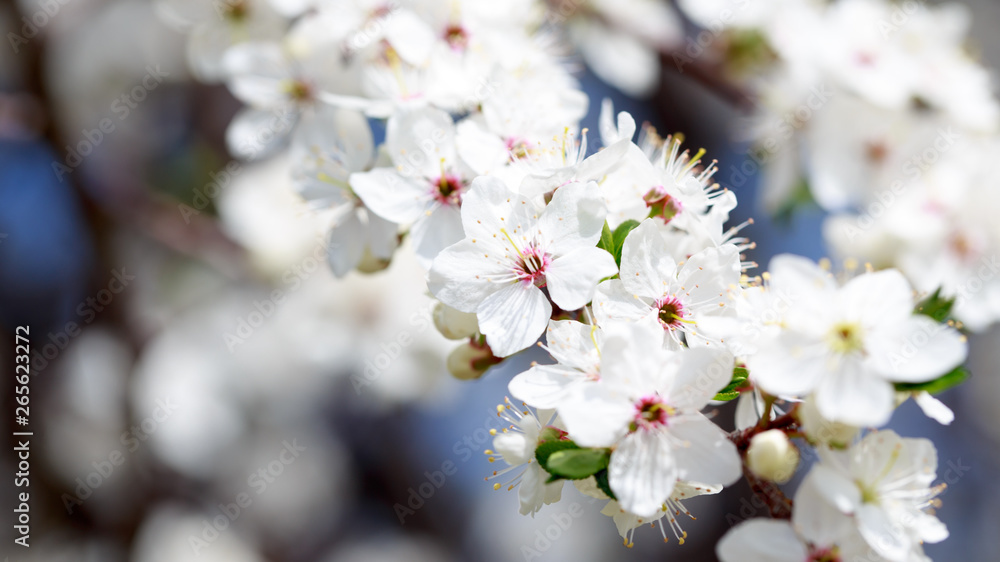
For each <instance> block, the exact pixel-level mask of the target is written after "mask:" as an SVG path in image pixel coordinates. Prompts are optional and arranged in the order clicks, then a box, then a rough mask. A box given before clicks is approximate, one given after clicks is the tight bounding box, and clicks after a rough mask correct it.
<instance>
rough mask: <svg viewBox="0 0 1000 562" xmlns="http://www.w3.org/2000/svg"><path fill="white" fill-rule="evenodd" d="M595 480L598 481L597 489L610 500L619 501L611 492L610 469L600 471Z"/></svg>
mask: <svg viewBox="0 0 1000 562" xmlns="http://www.w3.org/2000/svg"><path fill="white" fill-rule="evenodd" d="M594 480H596V481H597V487H598V488H600V489H601V491H602V492H604V493H605V494H607V495H608V497H609V498H611V499H613V500H617V499H618V498H617V497H615V493H614V492H612V491H611V484H610V483H609V482H608V469H606V468H605V469H604V470H599V471H597V474H595V475H594Z"/></svg>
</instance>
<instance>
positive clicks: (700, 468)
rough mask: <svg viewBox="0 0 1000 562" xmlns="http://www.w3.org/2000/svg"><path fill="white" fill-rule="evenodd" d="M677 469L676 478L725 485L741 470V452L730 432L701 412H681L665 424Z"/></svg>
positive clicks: (733, 480) (738, 474)
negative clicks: (672, 443)
mask: <svg viewBox="0 0 1000 562" xmlns="http://www.w3.org/2000/svg"><path fill="white" fill-rule="evenodd" d="M667 427H668V429H669V431H670V435H671V437H673V438H674V439H675V440H678V439H679V440H681V441H682V442H683V444H675V445H674V456H675V459H676V462H677V467H678V469H680V473H679V478H680V479H682V480H694V481H697V482H707V483H709V484H721V485H723V486H728V485H729V484H732V483H733V482H735V481H736V480H738V479H739V477H740V475H742V474H743V468H742V462H741V461H740V455H739V453H737V452H736V445H734V444H733V442H732V441H730V439H729V435H728V434H727V433H726V432H724V431H722V429H721V428H720V427H719V426H717V425H715V424H714V423H712V422H711V421H709V420H708V418H706V417H705V416H703V415H701V414H694V413H692V414H684V416H683V417H680V418H675V419H671V420H670V421H669V423H668V425H667Z"/></svg>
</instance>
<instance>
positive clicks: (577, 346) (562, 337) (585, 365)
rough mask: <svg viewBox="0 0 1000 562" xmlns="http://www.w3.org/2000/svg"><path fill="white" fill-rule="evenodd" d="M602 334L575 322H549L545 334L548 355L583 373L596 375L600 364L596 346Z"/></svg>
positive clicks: (599, 342) (587, 325) (586, 325)
mask: <svg viewBox="0 0 1000 562" xmlns="http://www.w3.org/2000/svg"><path fill="white" fill-rule="evenodd" d="M602 339H603V332H602V331H601V330H595V329H594V326H591V325H589V324H584V323H582V322H577V321H575V320H551V321H549V328H548V330H546V332H545V345H546V347H547V349H548V351H549V354H550V355H552V357H553V358H554V359H555V360H556V361H558V362H559V364H560V365H566V366H569V367H573V368H575V369H579V370H581V371H585V372H591V373H596V372H597V369H598V366H599V365H600V363H601V357H600V355H599V354H598V351H597V350H598V346H599V345H600V344H601V340H602Z"/></svg>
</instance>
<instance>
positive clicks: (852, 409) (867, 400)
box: [816, 360, 896, 427]
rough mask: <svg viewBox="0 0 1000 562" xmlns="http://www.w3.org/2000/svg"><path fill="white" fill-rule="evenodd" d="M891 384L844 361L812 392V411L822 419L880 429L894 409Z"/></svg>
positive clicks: (861, 367) (853, 363) (860, 367)
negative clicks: (814, 394) (814, 398)
mask: <svg viewBox="0 0 1000 562" xmlns="http://www.w3.org/2000/svg"><path fill="white" fill-rule="evenodd" d="M895 406H896V404H895V390H894V389H893V387H892V384H891V383H889V382H888V381H886V380H885V379H883V378H882V377H880V376H878V375H876V374H875V373H873V372H871V371H870V370H868V369H865V368H864V366H863V365H862V364H861V363H860V362H859V361H856V360H844V361H842V362H841V364H840V368H839V369H838V371H837V372H836V373H830V374H828V375H827V376H826V377H824V378H823V380H821V381H820V383H819V386H818V387H817V388H816V407H817V408H819V413H820V414H821V415H822V416H823V417H824V418H826V419H828V420H830V421H835V422H843V423H846V424H849V425H853V426H857V427H866V426H873V427H881V426H883V425H885V424H886V423H887V422H888V421H889V418H890V417H891V416H892V411H893V410H894V409H895Z"/></svg>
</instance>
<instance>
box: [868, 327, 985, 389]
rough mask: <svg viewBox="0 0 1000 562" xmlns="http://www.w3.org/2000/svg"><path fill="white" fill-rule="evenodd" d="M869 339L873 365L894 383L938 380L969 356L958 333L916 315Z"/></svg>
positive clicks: (963, 339) (965, 343) (965, 345)
mask: <svg viewBox="0 0 1000 562" xmlns="http://www.w3.org/2000/svg"><path fill="white" fill-rule="evenodd" d="M886 328H887V329H885V330H882V331H879V332H878V333H877V334H876V335H873V336H872V337H871V338H866V342H865V344H866V348H867V351H868V352H869V353H870V355H871V358H870V364H871V365H872V367H873V368H874V369H877V370H878V372H879V373H882V374H883V375H884V376H885V377H886V378H888V379H889V380H892V381H899V382H925V381H929V380H933V379H936V378H938V377H940V376H942V375H944V374H946V373H948V372H949V371H951V370H952V369H954V368H955V367H957V366H958V365H961V364H962V363H963V362H964V361H965V359H966V356H967V355H968V348H969V346H968V343H967V342H966V341H965V338H964V337H963V336H962V334H961V333H959V332H958V330H955V329H954V328H950V327H948V326H947V325H945V324H941V323H939V322H935V321H934V320H933V319H931V318H929V317H927V316H924V315H913V316H910V317H909V318H907V319H906V320H904V321H902V322H899V323H897V324H896V325H894V326H887V327H886Z"/></svg>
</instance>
